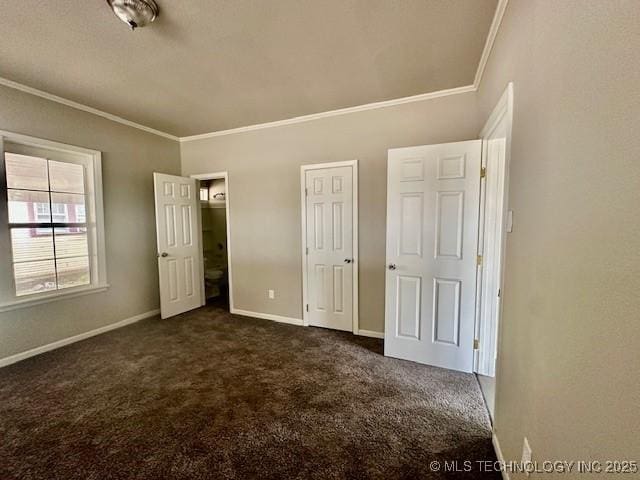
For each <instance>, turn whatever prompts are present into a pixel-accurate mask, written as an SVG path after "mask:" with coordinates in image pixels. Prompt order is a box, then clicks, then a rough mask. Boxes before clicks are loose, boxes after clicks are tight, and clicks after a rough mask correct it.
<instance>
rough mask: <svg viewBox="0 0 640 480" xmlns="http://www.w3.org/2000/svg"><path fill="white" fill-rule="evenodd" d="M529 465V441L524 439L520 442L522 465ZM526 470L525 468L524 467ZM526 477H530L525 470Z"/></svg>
mask: <svg viewBox="0 0 640 480" xmlns="http://www.w3.org/2000/svg"><path fill="white" fill-rule="evenodd" d="M530 463H531V447H530V446H529V440H528V439H527V437H524V441H523V442H522V464H523V465H528V464H530ZM525 468H526V467H525ZM526 474H527V477H528V476H529V475H530V472H529V470H526Z"/></svg>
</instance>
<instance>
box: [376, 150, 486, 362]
mask: <svg viewBox="0 0 640 480" xmlns="http://www.w3.org/2000/svg"><path fill="white" fill-rule="evenodd" d="M480 158H481V141H480V140H471V141H466V142H457V143H448V144H441V145H427V146H418V147H408V148H397V149H391V150H389V159H388V171H387V255H386V260H387V270H386V272H387V273H386V307H385V309H386V312H385V355H387V356H391V357H397V358H402V359H405V360H412V361H415V362H420V363H425V364H429V365H435V366H438V367H444V368H450V369H454V370H460V371H464V372H471V371H472V368H473V341H474V322H475V298H476V268H477V241H478V209H479V188H480Z"/></svg>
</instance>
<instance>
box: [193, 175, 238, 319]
mask: <svg viewBox="0 0 640 480" xmlns="http://www.w3.org/2000/svg"><path fill="white" fill-rule="evenodd" d="M193 177H194V178H196V179H197V180H198V181H199V185H198V188H199V193H198V195H199V199H200V203H199V204H200V215H199V219H200V228H201V231H202V243H201V245H202V272H203V277H204V278H203V283H202V289H203V295H202V298H203V299H204V300H203V304H205V305H210V306H214V307H217V308H221V309H223V310H225V311H230V306H231V305H232V302H231V298H232V297H231V272H230V268H229V259H230V254H229V238H230V235H229V228H228V227H229V191H228V190H229V189H228V183H229V182H228V176H227V173H226V172H222V173H213V174H205V175H193Z"/></svg>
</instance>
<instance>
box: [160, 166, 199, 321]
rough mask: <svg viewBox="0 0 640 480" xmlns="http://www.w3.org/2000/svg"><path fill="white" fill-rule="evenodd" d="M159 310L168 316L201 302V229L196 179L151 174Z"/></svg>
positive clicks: (191, 307)
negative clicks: (199, 227)
mask: <svg viewBox="0 0 640 480" xmlns="http://www.w3.org/2000/svg"><path fill="white" fill-rule="evenodd" d="M153 183H154V192H155V204H156V233H157V243H158V273H159V277H160V312H161V316H162V318H167V317H171V316H173V315H177V314H179V313H182V312H186V311H188V310H192V309H194V308H197V307H199V306H201V305H202V298H201V296H202V295H201V288H200V287H201V283H202V281H203V274H202V272H201V268H200V267H201V260H200V255H201V252H200V232H198V222H197V217H196V215H197V212H198V208H200V205H199V200H198V189H197V186H196V180H195V179H193V178H185V177H178V176H175V175H166V174H163V173H154V174H153Z"/></svg>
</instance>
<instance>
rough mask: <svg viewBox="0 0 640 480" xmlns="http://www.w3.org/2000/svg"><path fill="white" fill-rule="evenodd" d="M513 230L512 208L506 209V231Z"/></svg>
mask: <svg viewBox="0 0 640 480" xmlns="http://www.w3.org/2000/svg"><path fill="white" fill-rule="evenodd" d="M511 232H513V210H507V233H511Z"/></svg>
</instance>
